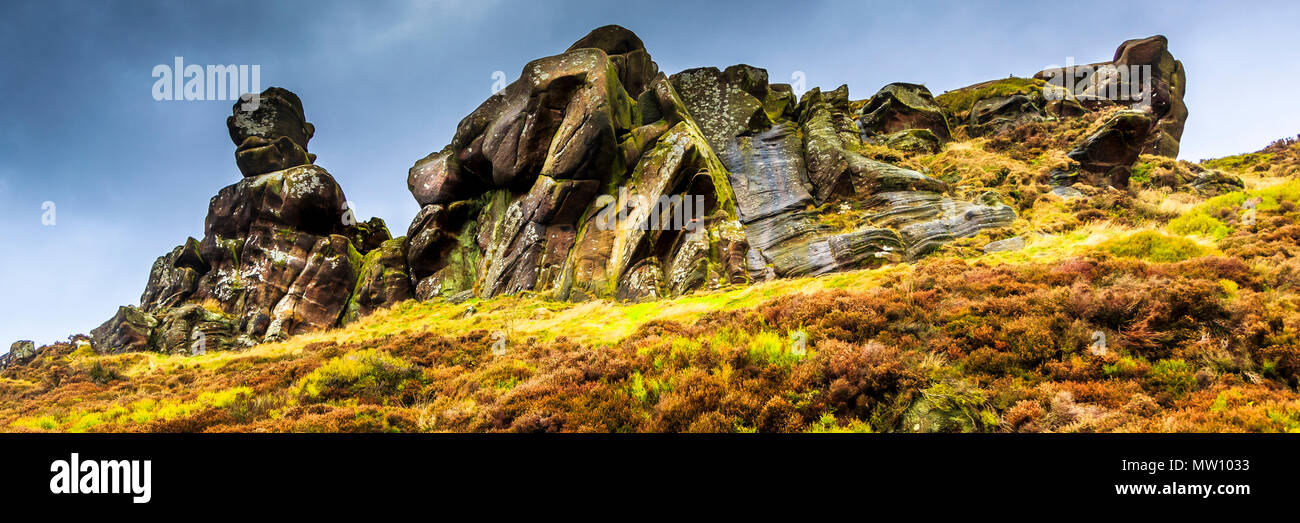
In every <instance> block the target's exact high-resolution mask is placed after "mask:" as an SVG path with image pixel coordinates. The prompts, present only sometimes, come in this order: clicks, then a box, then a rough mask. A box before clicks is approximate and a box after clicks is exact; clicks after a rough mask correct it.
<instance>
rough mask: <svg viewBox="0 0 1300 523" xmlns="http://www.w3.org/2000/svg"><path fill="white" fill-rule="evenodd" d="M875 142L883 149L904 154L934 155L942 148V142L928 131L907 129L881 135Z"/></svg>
mask: <svg viewBox="0 0 1300 523" xmlns="http://www.w3.org/2000/svg"><path fill="white" fill-rule="evenodd" d="M876 140H877V143H880V144H881V145H884V146H885V147H889V148H890V149H897V150H900V151H904V152H914V153H928V154H934V153H937V152H939V149H941V148H942V147H943V141H942V140H940V139H939V137H938V136H936V135H935V134H934V132H933V131H931V130H929V129H907V130H905V131H898V132H896V133H890V134H886V135H881V136H879V137H878V138H877V139H876Z"/></svg>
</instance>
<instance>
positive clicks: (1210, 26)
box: [0, 0, 1300, 351]
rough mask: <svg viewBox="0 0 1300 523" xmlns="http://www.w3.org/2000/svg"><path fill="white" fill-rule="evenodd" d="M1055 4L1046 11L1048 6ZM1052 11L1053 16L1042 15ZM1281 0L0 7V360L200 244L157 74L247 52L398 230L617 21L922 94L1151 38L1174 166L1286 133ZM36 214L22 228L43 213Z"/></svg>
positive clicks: (679, 46) (711, 50)
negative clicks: (445, 154)
mask: <svg viewBox="0 0 1300 523" xmlns="http://www.w3.org/2000/svg"><path fill="white" fill-rule="evenodd" d="M1066 5H1068V6H1069V7H1068V9H1066V8H1065V7H1064V6H1066ZM1055 6H1062V7H1059V8H1057V7H1055ZM1297 19H1300V7H1298V6H1297V5H1296V4H1295V3H1294V2H1277V3H1262V2H1261V3H1248V2H1223V3H1205V4H1196V3H1194V2H1186V1H1179V2H1161V1H1148V2H1131V1H1129V2H1100V1H1089V2H1083V3H1072V4H1053V3H1045V2H1041V1H1036V2H1004V3H1001V4H991V3H988V4H986V3H978V2H960V3H954V5H945V4H944V3H940V2H920V1H914V2H898V1H889V2H870V1H846V2H794V1H786V2H779V3H777V2H771V3H766V2H754V1H743V2H734V3H728V2H701V1H692V2H681V3H674V2H670V1H666V0H658V1H655V2H613V1H601V2H535V1H528V2H505V1H491V0H472V1H450V2H396V1H393V2H387V1H371V2H325V1H311V2H271V1H256V2H202V3H199V2H146V1H132V2H126V1H121V2H108V1H105V2H96V1H83V2H64V1H58V0H40V1H26V0H17V1H15V0H7V1H5V2H3V4H0V99H3V100H5V102H6V107H5V116H4V122H5V125H3V126H2V127H0V277H2V278H3V281H2V282H0V289H3V290H2V291H0V295H2V296H3V299H0V351H3V350H6V349H7V347H8V345H9V343H10V342H12V341H14V340H18V339H34V340H36V341H37V343H38V344H44V343H49V342H53V341H56V340H60V339H64V338H65V337H66V336H68V335H69V334H72V333H76V332H88V331H89V330H90V329H91V328H93V327H95V326H96V325H98V324H99V323H100V322H102V321H103V320H105V319H107V318H109V317H110V316H112V315H113V313H114V311H115V310H116V307H117V306H118V305H121V304H135V303H137V301H138V300H139V296H140V292H141V291H142V290H143V288H144V284H145V281H146V279H147V277H148V273H149V267H150V264H151V263H152V262H153V260H154V258H156V257H157V256H159V255H160V254H163V253H165V252H167V251H169V250H170V249H171V248H172V247H174V246H176V245H178V244H180V243H182V242H183V241H184V240H185V238H186V237H187V236H194V237H200V236H202V233H203V218H204V216H205V214H206V212H207V204H208V199H209V198H210V197H212V195H214V194H216V192H217V190H218V189H220V188H221V187H223V186H225V185H229V184H231V183H235V182H237V181H238V180H239V179H240V174H239V171H238V169H236V168H235V164H234V154H233V152H234V145H233V144H232V143H231V142H230V138H229V136H228V135H227V132H226V129H225V118H226V116H227V115H229V114H230V105H231V103H230V102H226V101H190V102H168V101H162V102H159V101H155V100H154V99H153V98H152V96H151V94H150V93H151V88H152V86H153V83H154V78H153V77H151V71H152V70H153V67H154V66H155V65H157V64H170V63H172V60H173V57H175V56H182V57H184V59H185V61H186V63H190V64H257V65H260V66H261V71H262V74H261V78H262V87H264V88H265V87H269V86H272V85H277V86H282V87H286V88H288V89H290V90H293V91H294V92H296V93H298V94H299V96H301V98H302V100H303V103H304V104H305V106H306V113H307V118H308V120H310V121H312V122H313V123H314V124H315V125H316V137H315V139H313V140H312V142H311V151H312V152H314V153H316V154H317V155H319V159H318V161H317V163H319V164H320V165H322V166H323V167H325V168H326V169H328V170H329V171H330V172H331V173H332V174H333V175H334V176H335V177H336V178H337V179H338V181H339V183H340V184H341V185H342V186H343V189H344V191H345V192H346V193H347V195H348V197H349V198H348V199H349V201H350V202H351V203H352V205H353V207H354V208H355V209H356V212H357V215H358V216H359V217H361V218H363V219H364V218H366V217H369V216H379V217H381V218H384V219H385V220H386V221H387V222H388V224H389V227H390V228H391V229H392V230H393V232H394V234H396V235H400V234H403V233H404V232H405V230H406V226H407V224H408V223H409V222H410V219H411V217H412V216H414V214H415V212H416V211H417V210H418V209H417V206H416V204H415V200H414V199H413V198H412V197H411V195H410V194H409V193H408V192H407V191H406V183H405V182H406V171H407V169H408V168H409V167H410V166H411V164H412V163H414V162H415V160H417V159H419V158H421V157H423V156H425V155H426V154H428V153H430V152H432V151H435V150H437V149H440V148H441V147H442V146H443V145H444V144H446V143H447V142H448V141H449V139H450V138H451V134H452V133H453V132H454V130H455V127H456V123H457V122H459V121H460V119H461V118H462V117H464V116H465V115H466V114H468V113H469V112H470V111H472V110H473V109H474V108H475V107H476V106H477V105H478V104H479V103H480V102H481V101H482V100H483V99H484V98H486V97H487V96H488V95H489V94H490V90H491V86H492V81H493V79H492V73H493V72H494V71H498V70H500V71H505V72H506V74H507V76H508V77H509V78H510V79H512V80H513V79H514V78H515V77H517V76H518V73H519V70H520V69H521V68H522V67H523V65H524V64H525V63H527V62H528V61H530V60H532V59H535V58H539V57H542V56H547V55H551V54H556V53H558V52H561V51H563V50H564V49H565V48H566V47H568V45H569V44H570V43H572V42H573V41H574V40H577V39H578V38H579V37H581V36H582V35H584V34H586V33H587V32H588V31H590V30H591V29H593V28H595V27H598V26H601V25H605V24H620V25H623V26H625V27H628V28H630V29H632V30H633V31H635V32H636V33H637V34H638V35H640V36H641V38H642V40H644V41H645V43H646V46H647V48H648V49H649V51H650V53H651V55H652V56H653V57H654V59H655V60H656V61H657V62H658V63H659V66H660V68H661V69H662V70H664V71H666V72H669V73H672V72H676V71H680V70H682V69H686V68H690V67H699V66H710V65H712V66H719V67H724V66H727V65H731V64H736V63H748V64H751V65H755V66H759V67H764V68H766V69H767V70H768V71H769V74H770V76H771V78H772V81H774V82H778V81H789V79H790V77H791V74H792V73H793V72H794V71H803V72H804V74H805V75H806V79H807V85H808V87H814V86H822V87H826V88H834V87H836V86H838V85H840V84H844V83H847V84H849V87H850V96H851V97H853V98H855V99H856V98H865V97H867V96H870V95H871V94H872V93H874V92H875V91H876V90H877V89H878V88H880V87H881V86H882V85H884V84H886V83H890V82H895V81H906V82H916V83H924V84H926V85H927V86H929V87H930V89H931V91H933V92H935V93H936V94H938V93H941V92H943V91H944V90H948V89H953V88H957V87H962V86H965V85H969V84H972V83H975V82H979V81H983V80H989V79H993V78H999V77H1005V76H1007V75H1009V74H1016V75H1027V74H1031V73H1033V72H1036V71H1038V70H1040V69H1042V68H1044V67H1046V66H1048V65H1053V64H1063V63H1064V61H1065V59H1066V57H1067V56H1073V57H1075V59H1076V61H1077V62H1079V63H1087V62H1094V61H1103V60H1109V59H1110V58H1111V55H1112V53H1113V52H1114V50H1115V47H1116V46H1117V45H1118V44H1119V43H1120V42H1122V41H1124V40H1126V39H1129V38H1138V37H1145V36H1149V35H1152V34H1164V35H1166V36H1168V37H1169V40H1170V48H1171V51H1172V52H1173V53H1174V56H1175V57H1177V58H1178V59H1180V60H1182V62H1183V64H1184V65H1185V66H1186V68H1187V75H1188V84H1189V89H1188V94H1187V97H1186V102H1187V105H1188V106H1189V108H1190V112H1191V116H1190V119H1189V120H1188V123H1187V128H1186V133H1185V134H1184V136H1183V142H1182V158H1184V159H1191V160H1196V159H1201V158H1210V157H1216V156H1223V155H1228V154H1235V153H1239V152H1246V151H1253V150H1256V149H1259V148H1261V147H1263V146H1264V145H1266V144H1267V143H1268V142H1269V141H1271V140H1273V139H1276V138H1280V137H1283V136H1292V135H1295V134H1296V133H1297V132H1300V118H1297V117H1300V102H1298V100H1300V98H1297V97H1295V96H1293V95H1291V94H1290V90H1291V87H1290V86H1295V85H1298V81H1300V66H1297V64H1296V61H1295V60H1294V55H1295V52H1296V48H1297V43H1298V42H1297V38H1296V37H1295V36H1294V35H1295V29H1294V26H1293V24H1294V21H1295V20H1297ZM46 201H52V202H54V203H55V205H56V213H57V214H56V219H57V221H56V224H55V225H54V226H45V225H42V221H41V217H42V204H43V202H46Z"/></svg>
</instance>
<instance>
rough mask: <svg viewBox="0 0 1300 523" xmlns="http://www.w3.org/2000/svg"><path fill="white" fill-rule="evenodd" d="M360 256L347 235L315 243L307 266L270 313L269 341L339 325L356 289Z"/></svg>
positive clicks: (333, 236)
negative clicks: (349, 298) (349, 299)
mask: <svg viewBox="0 0 1300 523" xmlns="http://www.w3.org/2000/svg"><path fill="white" fill-rule="evenodd" d="M361 259H362V258H361V254H360V253H358V252H357V250H356V248H355V247H353V246H352V242H351V241H349V240H348V238H347V237H346V236H343V235H339V234H332V235H329V236H326V237H322V238H320V239H318V240H316V244H315V245H314V246H312V250H311V253H310V254H309V255H308V257H307V263H306V265H305V266H303V268H302V271H301V272H299V273H298V275H297V278H295V279H294V280H293V284H292V285H291V286H290V287H289V289H288V291H287V292H286V293H285V294H284V297H283V298H281V299H280V300H279V301H278V302H276V304H275V307H274V308H273V309H272V310H271V314H270V317H271V322H270V325H268V327H267V329H266V337H267V338H268V339H276V338H278V337H282V336H287V335H292V334H297V333H300V332H305V331H309V330H320V329H324V328H328V327H332V326H334V325H337V324H339V323H340V320H341V319H342V314H343V309H344V307H345V305H346V304H347V301H348V297H349V296H351V294H352V290H353V289H354V288H355V286H356V282H357V271H358V270H359V268H360V265H361Z"/></svg>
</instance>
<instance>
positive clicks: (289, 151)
mask: <svg viewBox="0 0 1300 523" xmlns="http://www.w3.org/2000/svg"><path fill="white" fill-rule="evenodd" d="M250 107H255V109H253V110H252V111H249V110H247V108H250ZM226 128H227V129H228V130H229V131H230V139H231V141H234V142H235V146H236V149H235V164H236V165H238V166H239V171H240V172H242V173H244V176H256V175H259V174H265V173H269V172H272V171H279V170H283V169H287V168H289V167H296V166H299V165H305V164H309V163H311V162H313V161H315V159H316V156H315V155H313V154H309V153H308V152H307V142H309V141H311V137H312V135H314V134H316V128H315V127H314V126H312V124H310V123H307V118H306V116H304V113H303V110H302V101H301V100H299V99H298V95H296V94H293V93H292V92H289V91H288V90H286V89H281V88H279V87H272V88H270V89H267V90H266V91H263V92H262V93H261V95H260V96H259V97H258V99H257V101H256V102H254V103H251V104H250V103H249V102H243V101H241V102H237V103H236V104H235V114H233V115H231V116H230V117H229V118H227V119H226Z"/></svg>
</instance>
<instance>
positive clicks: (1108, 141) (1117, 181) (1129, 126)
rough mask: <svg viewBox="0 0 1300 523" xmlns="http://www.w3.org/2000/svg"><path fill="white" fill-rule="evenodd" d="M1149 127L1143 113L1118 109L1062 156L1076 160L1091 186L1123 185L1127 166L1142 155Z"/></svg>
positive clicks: (1126, 182)
mask: <svg viewBox="0 0 1300 523" xmlns="http://www.w3.org/2000/svg"><path fill="white" fill-rule="evenodd" d="M1151 130H1152V126H1151V117H1150V116H1149V115H1148V114H1147V113H1146V112H1144V111H1131V110H1130V111H1121V112H1119V113H1116V114H1115V115H1114V116H1112V117H1111V118H1110V119H1109V120H1107V121H1106V123H1105V124H1104V125H1103V126H1102V127H1101V128H1100V129H1098V130H1096V131H1095V132H1093V133H1092V134H1090V135H1088V137H1087V138H1085V139H1084V141H1083V143H1081V144H1079V145H1078V146H1077V147H1075V148H1074V149H1073V150H1071V151H1070V152H1069V153H1068V154H1067V155H1066V156H1067V157H1069V158H1070V159H1071V160H1074V161H1076V162H1079V167H1080V168H1081V169H1083V170H1084V171H1085V172H1086V173H1087V174H1088V175H1089V176H1087V177H1086V178H1087V179H1086V181H1088V182H1089V183H1090V184H1091V185H1104V184H1109V185H1113V186H1115V187H1127V186H1128V177H1129V173H1130V167H1131V166H1132V165H1133V162H1135V161H1137V159H1138V156H1139V155H1140V154H1142V148H1143V147H1144V145H1143V144H1145V143H1146V139H1147V135H1148V134H1149V133H1150V132H1151Z"/></svg>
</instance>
